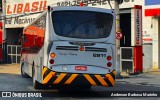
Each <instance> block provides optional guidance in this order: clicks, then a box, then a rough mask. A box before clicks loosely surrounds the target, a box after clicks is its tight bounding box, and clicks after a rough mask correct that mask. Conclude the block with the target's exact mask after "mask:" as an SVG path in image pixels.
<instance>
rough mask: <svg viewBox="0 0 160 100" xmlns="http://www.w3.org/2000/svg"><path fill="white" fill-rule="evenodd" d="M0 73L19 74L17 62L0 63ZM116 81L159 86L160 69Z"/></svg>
mask: <svg viewBox="0 0 160 100" xmlns="http://www.w3.org/2000/svg"><path fill="white" fill-rule="evenodd" d="M0 73H8V74H20V65H19V64H0ZM116 81H119V82H124V83H131V84H137V85H149V86H158V87H160V69H158V70H151V71H148V72H144V73H141V74H137V75H128V76H124V77H122V78H120V79H116Z"/></svg>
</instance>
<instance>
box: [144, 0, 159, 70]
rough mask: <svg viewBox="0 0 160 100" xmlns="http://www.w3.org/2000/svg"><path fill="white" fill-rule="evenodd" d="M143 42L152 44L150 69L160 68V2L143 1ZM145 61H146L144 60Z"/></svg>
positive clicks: (156, 0) (153, 0)
mask: <svg viewBox="0 0 160 100" xmlns="http://www.w3.org/2000/svg"><path fill="white" fill-rule="evenodd" d="M144 13H145V21H144V36H145V37H146V38H145V41H148V43H152V44H153V46H152V56H150V57H151V58H153V59H152V69H159V68H160V0H145V12H144ZM146 60H147V59H146Z"/></svg>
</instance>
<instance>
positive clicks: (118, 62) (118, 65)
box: [114, 0, 123, 78]
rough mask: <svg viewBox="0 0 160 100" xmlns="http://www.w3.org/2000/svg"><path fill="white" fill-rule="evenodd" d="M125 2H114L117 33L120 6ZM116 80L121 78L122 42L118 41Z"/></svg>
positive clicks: (116, 0)
mask: <svg viewBox="0 0 160 100" xmlns="http://www.w3.org/2000/svg"><path fill="white" fill-rule="evenodd" d="M122 2H123V0H114V10H115V13H116V32H120V31H121V30H120V13H119V4H120V3H122ZM116 52H117V53H116V72H117V74H116V78H120V77H121V75H120V74H121V72H120V40H118V39H116Z"/></svg>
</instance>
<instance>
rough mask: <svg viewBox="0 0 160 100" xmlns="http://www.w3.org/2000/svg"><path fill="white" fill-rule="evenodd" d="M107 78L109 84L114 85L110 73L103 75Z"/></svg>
mask: <svg viewBox="0 0 160 100" xmlns="http://www.w3.org/2000/svg"><path fill="white" fill-rule="evenodd" d="M105 76H106V77H107V78H108V80H109V81H110V82H111V84H112V86H114V79H113V77H112V76H111V75H110V74H107V75H105Z"/></svg>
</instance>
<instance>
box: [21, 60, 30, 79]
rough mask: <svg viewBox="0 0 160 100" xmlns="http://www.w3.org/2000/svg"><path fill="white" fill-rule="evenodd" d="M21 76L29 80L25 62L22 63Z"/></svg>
mask: <svg viewBox="0 0 160 100" xmlns="http://www.w3.org/2000/svg"><path fill="white" fill-rule="evenodd" d="M21 75H22V77H24V78H29V75H27V74H26V73H25V72H24V62H22V63H21Z"/></svg>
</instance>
